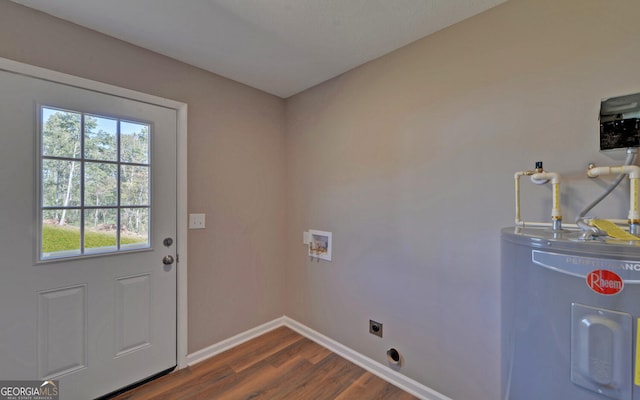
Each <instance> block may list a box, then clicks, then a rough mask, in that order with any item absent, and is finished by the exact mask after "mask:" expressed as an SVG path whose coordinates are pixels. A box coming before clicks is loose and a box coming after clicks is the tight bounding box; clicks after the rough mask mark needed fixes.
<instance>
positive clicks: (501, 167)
mask: <svg viewBox="0 0 640 400" xmlns="http://www.w3.org/2000/svg"><path fill="white" fill-rule="evenodd" d="M639 15H640V2H638V1H637V0H618V1H615V2H611V1H604V0H511V1H510V2H507V3H505V4H503V5H501V6H498V7H497V8H494V9H492V10H490V11H488V12H486V13H484V14H481V15H479V16H477V17H474V18H471V19H469V20H467V21H464V22H462V23H460V24H458V25H455V26H453V27H451V28H449V29H445V30H443V31H441V32H439V33H437V34H435V35H432V36H430V37H428V38H425V39H423V40H420V41H418V42H416V43H414V44H412V45H410V46H407V47H405V48H403V49H400V50H398V51H396V52H394V53H392V54H389V55H387V56H385V57H382V58H380V59H378V60H375V61H373V62H371V63H368V64H366V65H364V66H362V67H360V68H357V69H355V70H353V71H351V72H348V73H346V74H344V75H342V76H340V77H337V78H335V79H333V80H331V81H328V82H325V83H323V84H321V85H319V86H317V87H315V88H312V89H310V90H308V91H305V92H304V93H302V94H299V95H297V96H294V97H292V98H289V99H287V101H286V123H287V127H286V130H287V137H286V146H287V163H288V164H287V176H288V178H287V201H288V210H289V214H288V215H289V223H288V232H287V243H288V247H287V250H288V272H287V287H288V288H290V290H289V291H288V292H287V293H288V298H287V301H286V305H287V309H286V314H287V315H289V316H290V317H292V318H294V319H296V320H298V321H300V322H302V323H304V324H306V325H308V326H310V327H311V328H313V329H316V330H318V331H320V332H322V333H324V334H326V335H327V336H330V337H331V338H333V339H335V340H337V341H338V342H340V343H343V344H345V345H347V346H349V347H351V348H353V349H355V350H357V351H358V352H361V353H363V354H365V355H367V356H369V357H371V358H373V359H375V360H378V361H380V362H381V363H386V359H385V351H386V349H388V348H389V347H392V346H394V347H396V348H397V349H398V350H400V352H401V353H403V354H404V357H405V359H404V367H403V368H402V372H403V373H405V374H407V375H408V376H410V377H412V378H414V379H416V380H418V381H420V382H422V383H423V384H425V385H427V386H429V387H431V388H434V389H436V390H438V391H440V392H442V393H444V394H446V395H448V396H450V397H451V398H453V399H456V400H481V399H483V400H495V399H498V398H499V397H500V395H499V376H500V328H499V326H500V274H499V268H500V238H499V235H500V228H501V227H504V226H509V225H512V224H513V217H514V211H513V208H514V207H513V173H514V172H515V171H518V170H523V169H529V168H532V167H533V166H534V162H535V161H536V160H543V161H544V162H545V167H546V169H548V170H552V171H557V172H559V173H561V174H562V175H563V177H564V181H565V184H564V186H563V189H562V194H563V200H562V205H563V207H564V209H565V219H566V221H568V222H573V220H574V218H575V216H576V215H577V213H578V212H579V210H580V209H581V208H582V206H584V205H585V204H586V203H587V202H589V201H591V200H592V199H593V198H594V196H595V194H596V193H599V191H600V190H602V185H601V184H599V183H597V182H595V181H590V180H588V179H587V178H586V176H585V168H586V166H587V163H588V162H590V161H595V162H597V163H598V164H601V165H607V164H612V163H616V162H620V160H622V159H623V158H624V157H621V158H618V159H617V160H616V159H614V158H611V157H609V156H606V155H602V154H600V153H599V151H598V129H599V128H598V119H597V116H598V107H599V102H600V99H601V98H603V97H608V96H615V95H622V94H627V93H630V92H637V91H640V73H639V71H640V69H639V67H638V66H639V65H640V24H638V22H637V18H638V16H639ZM523 192H524V195H525V196H526V198H525V200H524V202H523V206H524V216H525V217H526V218H529V219H534V220H549V215H550V205H551V199H550V187H548V186H546V187H537V186H533V185H531V184H528V183H523ZM619 192H620V193H619V194H617V195H615V196H613V198H612V199H611V200H608V201H607V202H605V203H604V204H603V205H602V206H600V207H598V208H597V209H596V212H598V213H599V215H601V216H608V217H620V218H624V217H625V216H626V210H627V207H628V205H627V200H626V198H625V197H626V195H624V194H623V193H625V192H624V190H623V189H620V190H619ZM309 228H312V229H320V230H328V231H332V232H333V240H334V249H333V258H334V260H333V262H332V263H325V262H320V263H318V262H312V261H310V260H309V258H308V257H306V256H305V248H304V246H303V245H302V244H301V243H300V242H301V239H300V238H301V234H302V232H303V231H304V230H307V229H309ZM369 318H373V319H377V320H379V321H381V322H383V323H384V338H383V339H379V338H377V337H374V336H372V335H370V334H369V333H368V332H367V328H368V319H369Z"/></svg>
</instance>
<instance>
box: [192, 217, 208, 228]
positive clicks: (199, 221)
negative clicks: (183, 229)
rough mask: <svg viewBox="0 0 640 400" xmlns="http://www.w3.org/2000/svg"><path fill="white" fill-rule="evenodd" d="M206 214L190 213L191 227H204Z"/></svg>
mask: <svg viewBox="0 0 640 400" xmlns="http://www.w3.org/2000/svg"><path fill="white" fill-rule="evenodd" d="M204 217H205V214H189V229H204Z"/></svg>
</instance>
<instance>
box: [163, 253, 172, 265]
mask: <svg viewBox="0 0 640 400" xmlns="http://www.w3.org/2000/svg"><path fill="white" fill-rule="evenodd" d="M162 263H163V264H164V265H171V264H173V256H171V255H168V256H164V257H162Z"/></svg>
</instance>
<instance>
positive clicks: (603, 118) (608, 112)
mask: <svg viewBox="0 0 640 400" xmlns="http://www.w3.org/2000/svg"><path fill="white" fill-rule="evenodd" d="M629 147H640V93H636V94H630V95H626V96H619V97H611V98H608V99H604V100H602V102H600V150H613V149H626V148H629Z"/></svg>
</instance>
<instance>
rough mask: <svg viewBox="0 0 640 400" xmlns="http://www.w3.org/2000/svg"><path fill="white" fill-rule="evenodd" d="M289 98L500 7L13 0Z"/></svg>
mask: <svg viewBox="0 0 640 400" xmlns="http://www.w3.org/2000/svg"><path fill="white" fill-rule="evenodd" d="M12 1H14V2H15V3H19V4H23V5H25V6H28V7H31V8H34V9H37V10H40V11H43V12H45V13H48V14H51V15H54V16H56V17H59V18H62V19H65V20H68V21H71V22H74V23H76V24H78V25H82V26H85V27H87V28H90V29H93V30H96V31H98V32H102V33H104V34H106V35H109V36H113V37H116V38H118V39H121V40H124V41H126V42H129V43H133V44H135V45H138V46H141V47H144V48H147V49H150V50H152V51H155V52H157V53H160V54H164V55H166V56H169V57H172V58H175V59H177V60H180V61H183V62H185V63H188V64H191V65H194V66H197V67H200V68H203V69H206V70H209V71H211V72H215V73H216V74H219V75H222V76H224V77H227V78H230V79H233V80H236V81H238V82H242V83H244V84H247V85H249V86H252V87H255V88H258V89H261V90H264V91H266V92H268V93H271V94H274V95H276V96H279V97H283V98H286V97H289V96H291V95H293V94H296V93H298V92H301V91H303V90H304V89H307V88H309V87H311V86H314V85H316V84H318V83H320V82H323V81H325V80H327V79H330V78H332V77H334V76H336V75H339V74H341V73H343V72H345V71H348V70H350V69H352V68H354V67H356V66H358V65H361V64H364V63H366V62H367V61H370V60H373V59H375V58H378V57H380V56H382V55H384V54H386V53H389V52H390V51H393V50H395V49H397V48H400V47H402V46H404V45H406V44H409V43H411V42H413V41H415V40H417V39H420V38H422V37H425V36H427V35H430V34H432V33H434V32H436V31H438V30H441V29H443V28H445V27H447V26H449V25H452V24H455V23H457V22H460V21H462V20H464V19H466V18H469V17H471V16H473V15H476V14H478V13H481V12H483V11H485V10H487V9H489V8H491V7H494V6H496V5H498V4H500V3H503V2H505V1H506V0H181V1H180V0H108V1H105V0H50V1H42V0H12Z"/></svg>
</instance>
